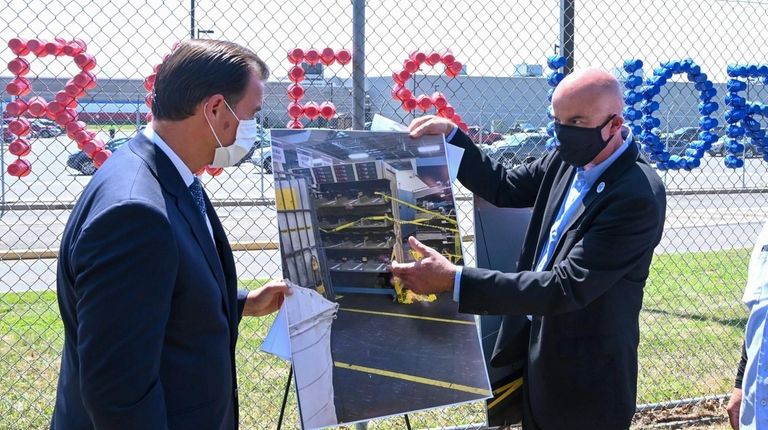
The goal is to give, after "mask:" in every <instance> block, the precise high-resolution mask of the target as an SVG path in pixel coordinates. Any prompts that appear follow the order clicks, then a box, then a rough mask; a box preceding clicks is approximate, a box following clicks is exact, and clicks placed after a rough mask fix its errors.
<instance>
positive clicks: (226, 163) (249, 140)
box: [205, 100, 260, 167]
mask: <svg viewBox="0 0 768 430" xmlns="http://www.w3.org/2000/svg"><path fill="white" fill-rule="evenodd" d="M224 104H225V105H227V108H228V109H229V111H230V112H232V115H234V117H235V118H237V115H235V111H233V110H232V108H231V107H229V103H227V102H226V100H225V101H224ZM207 105H208V103H206V106H207ZM205 121H206V122H207V123H208V127H210V128H211V133H213V137H215V138H216V142H218V143H219V147H218V148H216V152H215V153H214V155H213V162H212V163H211V167H230V166H234V165H235V164H236V163H237V162H238V161H240V160H242V159H243V157H245V156H246V155H248V152H250V151H251V148H253V145H254V144H255V143H256V139H257V138H258V137H259V133H260V130H259V128H260V127H259V123H258V122H257V121H256V120H255V119H248V120H245V119H240V118H237V121H238V124H237V131H236V132H235V143H233V144H232V145H229V146H224V145H222V144H221V140H219V136H217V135H216V132H215V131H214V130H213V126H212V125H211V122H210V121H209V120H208V116H207V115H206V116H205Z"/></svg>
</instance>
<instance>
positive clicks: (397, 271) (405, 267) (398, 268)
mask: <svg viewBox="0 0 768 430" xmlns="http://www.w3.org/2000/svg"><path fill="white" fill-rule="evenodd" d="M415 267H416V263H398V262H397V261H393V262H392V264H391V265H390V266H389V271H390V272H392V274H393V275H395V276H397V277H398V278H402V277H403V276H407V275H409V274H410V273H411V272H412V271H413V269H414V268H415Z"/></svg>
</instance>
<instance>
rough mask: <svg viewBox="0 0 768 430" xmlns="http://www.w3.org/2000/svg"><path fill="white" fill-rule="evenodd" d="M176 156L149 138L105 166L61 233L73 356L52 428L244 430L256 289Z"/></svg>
mask: <svg viewBox="0 0 768 430" xmlns="http://www.w3.org/2000/svg"><path fill="white" fill-rule="evenodd" d="M206 207H207V210H208V218H209V219H210V222H211V225H212V227H213V234H214V238H215V244H214V241H213V240H211V236H210V234H209V232H208V229H207V227H206V224H205V219H204V218H203V216H202V215H201V214H200V212H199V210H198V209H197V206H196V205H195V203H194V200H193V199H192V196H191V194H190V192H189V190H188V188H187V187H186V186H185V184H184V183H183V181H182V179H181V176H180V175H179V173H178V171H177V170H176V168H175V167H174V165H173V163H172V162H171V160H170V159H169V158H168V157H167V156H166V155H165V154H164V153H163V152H162V150H160V148H158V147H157V146H155V145H154V144H153V143H152V142H151V141H149V140H148V139H147V138H146V137H145V136H144V135H142V134H139V135H138V136H137V137H135V138H134V139H132V140H131V141H130V142H129V143H128V144H127V145H126V147H124V148H123V149H122V150H120V151H119V152H117V153H115V155H114V156H113V157H111V158H110V160H109V161H108V162H107V163H105V164H104V166H103V167H102V168H101V169H100V170H99V171H98V172H97V173H96V175H95V176H94V177H93V179H92V180H91V182H90V183H89V184H88V186H87V187H86V189H85V191H84V192H83V195H82V196H81V197H80V199H79V201H78V202H77V204H76V205H75V208H74V210H73V211H72V214H71V216H70V218H69V221H68V223H67V226H66V229H65V230H64V234H63V236H62V240H61V252H60V254H59V262H58V274H57V291H58V300H59V308H60V310H61V317H62V320H63V321H64V333H65V335H64V352H63V357H62V363H61V372H60V374H59V384H58V391H57V395H56V406H55V410H54V413H53V420H52V423H51V428H52V429H56V430H69V429H72V430H75V429H77V430H81V429H94V428H95V429H166V428H167V429H206V430H207V429H234V428H237V420H238V412H237V411H238V399H237V380H236V376H235V342H236V341H237V324H238V322H239V319H240V316H241V314H242V309H243V305H244V296H245V292H240V293H238V292H237V290H236V287H237V277H236V274H235V263H234V259H233V258H232V250H231V248H230V247H229V243H228V241H227V238H226V235H225V233H224V230H223V229H222V227H221V223H220V222H219V219H218V217H217V216H216V213H215V212H214V210H213V207H212V206H211V203H210V201H208V199H207V198H206Z"/></svg>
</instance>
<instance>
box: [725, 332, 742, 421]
mask: <svg viewBox="0 0 768 430" xmlns="http://www.w3.org/2000/svg"><path fill="white" fill-rule="evenodd" d="M745 367H747V349H746V347H745V346H744V344H742V345H741V360H739V367H738V368H737V369H736V380H735V381H734V384H733V391H732V392H731V397H730V398H729V399H728V404H727V405H726V406H725V411H726V412H727V413H728V423H729V424H730V425H731V428H733V429H734V430H739V410H740V409H741V398H742V396H743V392H742V389H741V387H742V385H743V381H744V368H745Z"/></svg>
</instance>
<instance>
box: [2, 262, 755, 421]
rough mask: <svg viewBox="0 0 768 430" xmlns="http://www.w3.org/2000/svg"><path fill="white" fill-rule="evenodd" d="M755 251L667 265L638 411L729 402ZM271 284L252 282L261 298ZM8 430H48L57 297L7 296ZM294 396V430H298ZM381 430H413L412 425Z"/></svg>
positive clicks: (248, 398) (241, 347) (255, 324)
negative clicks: (707, 399)
mask: <svg viewBox="0 0 768 430" xmlns="http://www.w3.org/2000/svg"><path fill="white" fill-rule="evenodd" d="M748 257H749V250H735V251H720V252H709V253H695V254H677V255H662V256H657V257H656V259H655V260H654V264H653V267H652V272H651V278H650V281H649V283H648V285H647V287H646V295H645V309H644V311H643V313H642V315H641V331H642V339H641V343H640V380H639V386H638V402H639V403H653V402H661V401H666V400H673V399H681V398H688V397H697V396H702V395H712V394H722V393H726V392H729V391H730V389H731V386H732V379H733V370H734V368H735V366H736V364H737V362H738V359H739V355H740V345H741V337H742V332H743V326H744V324H745V322H746V316H747V314H746V310H745V309H744V307H743V306H742V305H741V304H740V302H739V299H740V297H741V292H742V289H743V286H744V283H745V281H746V266H747V260H748ZM259 285H261V281H259V280H252V281H244V282H243V287H245V288H251V289H252V288H256V287H258V286H259ZM271 322H272V318H271V317H266V318H246V319H244V320H243V322H242V323H241V325H240V340H239V343H238V356H237V361H238V369H239V371H238V378H239V381H240V382H239V384H240V398H241V404H240V412H241V423H242V428H244V429H274V428H276V426H277V418H278V415H279V408H280V404H281V401H282V396H283V390H284V389H285V382H286V377H287V375H288V365H287V364H286V363H285V362H283V361H282V360H279V359H277V358H274V357H272V356H270V355H267V354H264V353H262V352H260V351H259V345H260V344H261V340H262V339H263V338H264V335H265V334H266V332H267V330H268V329H269V327H270V325H271ZM0 336H2V339H1V340H0V428H2V429H6V428H9V429H25V430H27V429H43V428H47V425H48V422H49V419H50V415H51V412H52V405H53V401H54V396H55V389H56V380H57V374H58V369H59V359H60V358H59V354H60V352H61V347H62V342H63V334H62V324H61V321H60V320H59V312H58V307H57V304H56V295H55V293H54V292H42V293H37V292H29V293H6V294H0ZM296 411H297V409H296V401H295V396H294V393H293V391H291V393H290V395H289V404H288V407H287V409H286V421H285V422H284V425H283V427H284V428H286V429H293V428H298V426H297V424H296V421H297V412H296ZM483 418H484V412H483V409H482V407H481V406H480V405H478V404H470V405H463V406H457V407H452V408H447V409H442V410H439V411H432V412H425V413H420V414H414V415H413V416H412V417H411V424H412V425H413V427H414V428H426V427H433V428H434V427H437V428H439V427H442V426H451V425H457V424H465V423H477V422H482V421H483ZM369 428H372V429H402V428H405V424H404V422H403V419H402V417H396V418H391V419H387V420H381V421H377V422H375V423H371V425H370V426H369Z"/></svg>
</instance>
